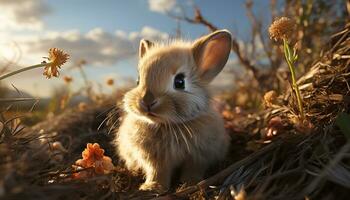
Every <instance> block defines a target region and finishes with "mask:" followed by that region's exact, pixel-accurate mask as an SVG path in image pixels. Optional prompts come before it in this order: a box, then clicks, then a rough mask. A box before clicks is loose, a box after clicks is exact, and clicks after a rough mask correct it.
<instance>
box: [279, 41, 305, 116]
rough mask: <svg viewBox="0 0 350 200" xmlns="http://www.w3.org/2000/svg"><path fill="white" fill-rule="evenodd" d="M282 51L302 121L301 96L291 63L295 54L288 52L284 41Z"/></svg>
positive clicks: (288, 49) (286, 43) (287, 46)
mask: <svg viewBox="0 0 350 200" xmlns="http://www.w3.org/2000/svg"><path fill="white" fill-rule="evenodd" d="M283 49H284V56H285V59H286V61H287V64H288V67H289V70H290V73H291V76H292V88H293V90H294V92H295V95H296V97H297V102H298V107H299V112H300V116H301V118H302V119H304V117H305V116H304V109H303V102H302V99H301V95H300V90H299V86H298V84H297V81H296V78H295V69H294V66H293V63H294V62H295V58H294V57H293V58H292V56H294V54H295V52H293V55H292V54H291V52H290V48H289V45H288V42H287V40H286V39H283Z"/></svg>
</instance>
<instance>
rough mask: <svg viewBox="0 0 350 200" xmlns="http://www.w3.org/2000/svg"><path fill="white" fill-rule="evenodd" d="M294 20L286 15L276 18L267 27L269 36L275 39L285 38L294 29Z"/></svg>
mask: <svg viewBox="0 0 350 200" xmlns="http://www.w3.org/2000/svg"><path fill="white" fill-rule="evenodd" d="M295 25H296V24H295V22H294V21H293V20H291V19H289V18H288V17H281V18H279V19H276V20H275V21H274V22H273V23H272V24H271V26H270V27H269V33H270V38H271V39H274V40H275V41H277V40H283V39H285V40H287V39H288V38H289V37H290V36H291V34H292V33H293V31H294V29H295Z"/></svg>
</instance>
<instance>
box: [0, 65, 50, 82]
mask: <svg viewBox="0 0 350 200" xmlns="http://www.w3.org/2000/svg"><path fill="white" fill-rule="evenodd" d="M49 64H50V63H40V64H37V65H32V66H29V67H25V68H22V69H19V70H16V71H13V72H10V73H8V74H4V75H2V76H0V80H3V79H5V78H8V77H10V76H13V75H16V74H19V73H21V72H24V71H28V70H31V69H35V68H39V67H45V66H47V65H49Z"/></svg>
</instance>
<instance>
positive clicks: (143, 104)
mask: <svg viewBox="0 0 350 200" xmlns="http://www.w3.org/2000/svg"><path fill="white" fill-rule="evenodd" d="M156 104H157V100H154V101H153V102H151V103H149V102H146V101H144V100H143V99H142V100H140V106H141V108H142V109H144V110H145V111H147V112H150V111H151V110H152V108H154V106H155V105H156Z"/></svg>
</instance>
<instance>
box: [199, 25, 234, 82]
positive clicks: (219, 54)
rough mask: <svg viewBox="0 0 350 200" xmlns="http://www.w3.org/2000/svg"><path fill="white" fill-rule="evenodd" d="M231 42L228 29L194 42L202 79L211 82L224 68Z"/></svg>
mask: <svg viewBox="0 0 350 200" xmlns="http://www.w3.org/2000/svg"><path fill="white" fill-rule="evenodd" d="M231 44H232V38H231V34H230V32H228V31H227V30H219V31H215V32H214V33H211V34H209V35H207V36H204V37H202V38H199V39H198V40H197V41H195V42H194V44H193V47H192V53H193V57H194V60H195V62H196V64H197V67H198V71H199V74H200V76H201V79H202V80H204V81H206V82H210V81H211V80H213V78H214V77H215V76H216V75H217V74H218V73H219V72H220V71H221V70H222V69H223V68H224V66H225V64H226V62H227V59H228V57H229V55H230V51H231Z"/></svg>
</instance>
